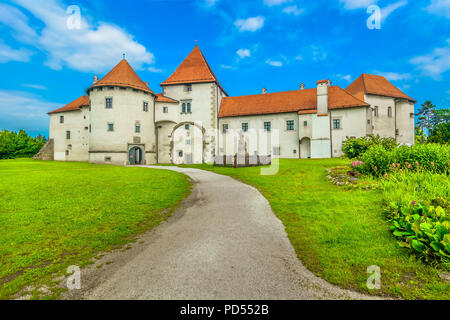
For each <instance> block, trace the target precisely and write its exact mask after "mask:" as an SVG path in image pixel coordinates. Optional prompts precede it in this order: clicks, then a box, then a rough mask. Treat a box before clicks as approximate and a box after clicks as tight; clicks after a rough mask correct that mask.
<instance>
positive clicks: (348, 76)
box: [336, 74, 352, 82]
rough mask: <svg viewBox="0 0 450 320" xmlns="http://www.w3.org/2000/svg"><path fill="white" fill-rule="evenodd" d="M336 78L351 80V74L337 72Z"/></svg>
mask: <svg viewBox="0 0 450 320" xmlns="http://www.w3.org/2000/svg"><path fill="white" fill-rule="evenodd" d="M336 78H338V79H339V80H345V81H348V82H351V81H352V76H351V75H349V74H345V75H344V74H337V75H336Z"/></svg>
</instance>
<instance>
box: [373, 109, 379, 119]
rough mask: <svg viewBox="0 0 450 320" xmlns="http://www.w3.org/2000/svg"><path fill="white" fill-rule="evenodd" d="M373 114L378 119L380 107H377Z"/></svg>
mask: <svg viewBox="0 0 450 320" xmlns="http://www.w3.org/2000/svg"><path fill="white" fill-rule="evenodd" d="M373 114H374V116H375V117H378V107H375V109H374V110H373Z"/></svg>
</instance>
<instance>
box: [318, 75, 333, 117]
mask: <svg viewBox="0 0 450 320" xmlns="http://www.w3.org/2000/svg"><path fill="white" fill-rule="evenodd" d="M330 86H331V81H330V80H321V81H317V113H318V114H328V88H329V87H330Z"/></svg>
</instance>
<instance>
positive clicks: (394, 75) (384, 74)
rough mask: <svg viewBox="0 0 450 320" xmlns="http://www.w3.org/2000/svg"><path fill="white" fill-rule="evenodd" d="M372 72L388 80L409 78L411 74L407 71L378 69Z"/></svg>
mask: <svg viewBox="0 0 450 320" xmlns="http://www.w3.org/2000/svg"><path fill="white" fill-rule="evenodd" d="M373 73H375V74H377V75H380V76H382V77H385V78H386V79H388V80H389V81H401V80H409V79H411V74H409V73H397V72H380V71H374V72H373Z"/></svg>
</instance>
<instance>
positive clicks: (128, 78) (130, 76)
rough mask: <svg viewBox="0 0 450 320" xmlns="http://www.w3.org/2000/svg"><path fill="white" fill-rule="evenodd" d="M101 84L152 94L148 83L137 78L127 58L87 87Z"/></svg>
mask: <svg viewBox="0 0 450 320" xmlns="http://www.w3.org/2000/svg"><path fill="white" fill-rule="evenodd" d="M103 86H119V87H128V88H133V89H137V90H142V91H144V92H148V93H151V94H153V95H154V93H153V91H152V90H150V88H149V87H148V85H147V84H146V83H145V82H144V81H142V80H141V78H139V76H138V75H137V73H136V72H135V71H134V70H133V68H132V67H131V66H130V64H129V63H128V61H127V60H125V59H123V60H122V61H120V62H119V63H118V64H117V65H116V66H115V67H114V68H113V69H112V70H111V71H110V72H109V73H108V74H107V75H106V76H104V77H103V79H101V80H100V81H98V82H97V83H95V84H94V85H92V86H90V87H89V89H92V88H95V87H103ZM89 89H88V90H89Z"/></svg>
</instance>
